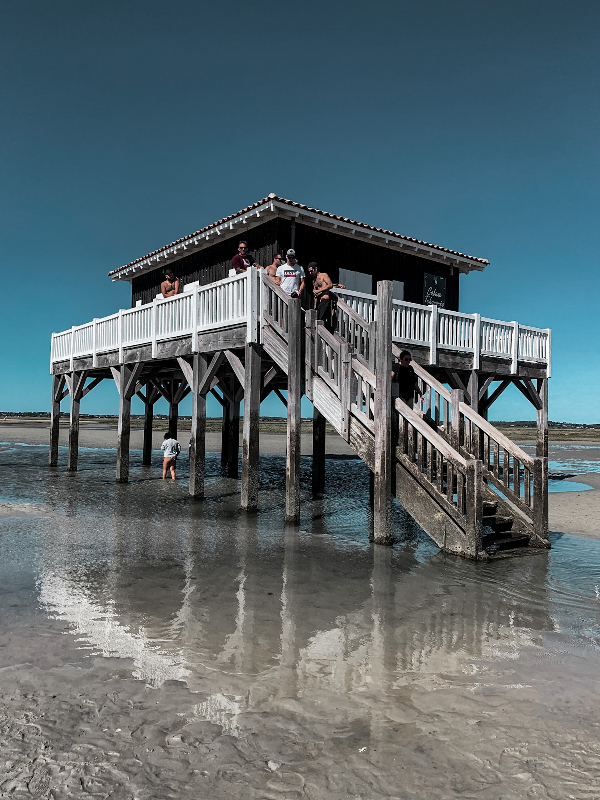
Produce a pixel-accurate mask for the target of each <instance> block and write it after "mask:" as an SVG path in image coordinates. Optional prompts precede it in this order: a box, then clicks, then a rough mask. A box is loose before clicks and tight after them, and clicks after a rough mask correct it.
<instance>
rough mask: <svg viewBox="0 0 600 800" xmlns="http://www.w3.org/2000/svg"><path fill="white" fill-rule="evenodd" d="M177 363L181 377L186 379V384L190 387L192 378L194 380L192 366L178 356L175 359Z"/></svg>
mask: <svg viewBox="0 0 600 800" xmlns="http://www.w3.org/2000/svg"><path fill="white" fill-rule="evenodd" d="M177 363H178V364H179V367H180V369H181V371H182V372H183V377H184V378H185V379H186V381H187V382H188V384H189V385H190V386H191V385H192V382H193V378H194V375H193V373H194V369H193V367H192V365H191V364H190V362H189V361H187V360H186V359H185V358H183V357H182V356H178V357H177Z"/></svg>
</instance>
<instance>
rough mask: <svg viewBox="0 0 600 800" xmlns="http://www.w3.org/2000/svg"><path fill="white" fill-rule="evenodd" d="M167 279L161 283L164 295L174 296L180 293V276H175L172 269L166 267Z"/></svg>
mask: <svg viewBox="0 0 600 800" xmlns="http://www.w3.org/2000/svg"><path fill="white" fill-rule="evenodd" d="M164 275H165V279H164V281H163V282H162V283H161V285H160V290H161V292H162V296H163V297H173V295H176V294H179V278H177V277H175V273H174V272H173V270H172V269H166V270H165V272H164Z"/></svg>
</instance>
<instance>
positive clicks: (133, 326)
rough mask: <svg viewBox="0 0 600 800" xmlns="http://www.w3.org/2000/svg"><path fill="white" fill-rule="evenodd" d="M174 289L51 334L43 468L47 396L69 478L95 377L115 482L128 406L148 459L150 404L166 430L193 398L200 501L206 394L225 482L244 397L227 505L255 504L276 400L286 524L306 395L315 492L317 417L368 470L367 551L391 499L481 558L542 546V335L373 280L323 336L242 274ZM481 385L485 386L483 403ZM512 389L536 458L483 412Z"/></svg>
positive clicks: (463, 551) (294, 505) (433, 532)
mask: <svg viewBox="0 0 600 800" xmlns="http://www.w3.org/2000/svg"><path fill="white" fill-rule="evenodd" d="M188 288H189V291H185V292H184V293H183V294H181V295H178V296H176V297H174V298H169V299H168V300H155V301H154V302H153V303H149V304H147V305H146V306H138V307H136V308H133V309H130V310H127V311H120V312H119V313H118V314H115V315H112V316H111V317H108V318H106V319H104V320H94V321H93V322H92V323H88V324H87V325H83V326H80V327H78V328H73V329H71V330H70V331H66V332H64V333H61V334H54V335H53V339H52V356H51V370H52V374H53V393H52V423H51V442H50V465H51V466H55V465H56V464H57V458H58V417H59V411H60V402H61V400H62V399H63V398H64V397H66V395H67V394H70V396H71V419H70V427H69V454H68V469H69V470H75V469H77V450H78V429H79V404H80V401H81V399H82V398H83V397H84V396H85V395H86V394H87V393H88V392H89V391H91V390H92V389H93V388H94V387H95V386H96V385H97V384H98V383H99V382H100V381H101V380H103V379H105V378H114V380H115V381H116V383H117V387H118V389H119V398H120V400H119V428H118V453H117V480H118V481H120V482H126V481H127V480H128V475H129V428H130V408H131V399H132V397H133V396H134V395H138V396H139V397H141V399H142V400H143V401H144V403H145V405H146V424H145V434H146V435H145V445H144V463H145V464H148V463H149V462H150V449H151V432H152V409H153V405H154V402H155V401H156V399H158V397H160V396H162V397H165V398H166V399H167V401H168V402H169V407H170V427H171V430H173V431H174V432H176V429H177V415H178V412H177V409H178V404H179V403H180V402H181V400H182V399H183V398H184V397H185V396H186V395H187V394H188V393H189V392H192V398H193V402H192V435H191V450H190V494H191V495H192V496H193V497H195V498H198V499H202V498H203V496H204V454H205V423H206V397H207V394H208V393H209V392H211V393H212V394H213V395H214V396H215V397H217V398H218V399H219V402H220V403H221V404H222V405H223V447H222V461H223V464H224V466H225V467H226V469H227V472H228V474H229V475H230V476H231V477H238V475H237V469H238V467H237V463H238V448H239V443H238V442H239V437H238V427H239V416H240V401H241V400H242V399H244V421H243V453H242V480H241V505H242V508H244V509H246V510H254V509H256V508H257V507H258V454H259V425H258V421H259V410H260V403H261V401H262V400H263V399H264V398H265V397H266V396H267V395H268V394H269V393H270V392H271V391H275V392H276V393H277V394H278V396H279V397H280V399H281V400H282V401H283V402H284V403H285V404H286V406H287V457H286V518H287V519H288V520H291V521H294V520H298V518H299V514H300V486H299V476H300V401H301V398H302V395H303V394H306V396H307V397H308V398H309V399H310V400H311V401H312V403H313V405H314V409H315V411H314V425H313V476H312V484H313V491H314V492H315V493H321V492H322V491H323V490H324V476H325V424H326V422H329V423H330V424H331V425H332V426H333V427H334V428H335V430H336V431H337V432H338V433H339V434H340V436H342V437H343V438H344V439H345V441H347V442H348V443H349V444H350V446H351V447H352V448H353V449H354V451H355V452H356V454H357V455H358V456H359V457H360V458H361V459H362V460H363V461H364V462H365V463H366V464H367V466H368V467H369V469H370V470H371V473H372V504H373V539H374V541H375V542H376V543H379V544H391V542H392V530H391V521H390V520H391V516H390V503H391V497H392V495H395V496H396V497H397V499H398V501H399V502H400V503H401V504H402V506H404V508H405V509H406V510H407V511H408V512H409V513H410V514H411V515H412V516H413V517H414V519H415V520H416V521H417V522H418V524H419V525H420V526H421V527H422V528H423V530H425V532H426V533H427V534H428V535H429V536H430V537H431V538H432V539H433V540H434V541H435V542H436V544H437V545H438V546H439V547H440V548H442V549H443V550H446V551H448V552H452V553H458V554H460V555H463V556H467V557H469V558H474V559H480V558H487V557H489V555H490V554H493V553H495V552H496V551H498V550H512V549H514V548H517V547H521V546H531V547H549V542H548V480H547V471H548V467H547V463H548V462H547V442H548V439H547V396H548V392H547V385H548V384H547V381H548V378H549V375H550V332H549V331H543V330H539V329H534V328H528V327H524V326H520V325H519V324H518V323H503V322H498V321H496V320H485V319H482V318H480V317H479V315H464V314H459V313H457V312H448V311H445V310H441V309H437V307H435V306H417V305H415V304H410V303H403V302H399V301H393V300H392V286H391V282H389V281H381V282H380V283H379V284H378V294H377V297H374V296H369V295H360V294H358V293H353V292H340V298H341V299H340V302H339V305H338V314H337V321H336V329H335V331H334V332H329V331H328V330H326V329H325V327H324V326H323V324H322V323H321V322H318V321H317V320H316V318H315V314H314V312H307V313H306V314H303V312H302V310H301V308H300V303H299V301H298V300H293V299H290V298H289V297H288V296H287V295H286V294H285V293H284V292H283V291H281V289H279V287H277V286H275V285H274V284H273V283H272V282H271V281H270V280H268V279H267V278H266V277H265V276H264V275H262V274H260V273H257V271H256V270H255V269H252V270H249V271H248V272H247V273H246V274H244V275H241V276H237V277H235V278H230V279H227V280H225V281H220V282H218V283H216V284H212V285H210V286H203V287H199V286H197V285H194V286H191V287H186V289H188ZM403 346H409V347H410V348H411V350H412V352H413V356H414V359H415V360H414V361H413V365H414V367H415V370H416V372H417V375H418V377H419V380H420V383H421V388H422V393H423V400H422V401H421V402H420V405H419V407H418V408H416V409H414V410H413V409H411V408H409V407H408V406H407V405H406V404H405V403H403V402H402V401H401V400H399V399H398V398H394V397H393V386H392V384H391V366H392V360H393V359H395V358H397V357H398V355H399V351H400V349H401V348H402V347H403ZM417 362H419V363H417ZM425 366H426V367H427V368H425ZM534 380H535V381H536V383H537V385H534V383H533V381H534ZM88 381H89V382H88ZM442 381H444V383H448V384H449V385H450V386H451V387H452V389H450V390H449V389H447V388H446V386H445V385H444V383H442ZM493 381H499V386H498V387H497V388H496V389H495V390H494V391H493V392H492V393H491V394H489V392H488V390H489V389H490V387H491V384H492V382H493ZM511 383H512V384H514V385H515V386H517V388H519V390H520V391H521V392H522V393H523V394H524V395H525V396H526V397H527V398H528V399H529V400H530V401H531V403H532V404H533V405H534V406H535V408H536V410H537V415H538V445H537V455H536V457H535V458H531V457H530V456H528V455H527V454H526V453H525V452H524V451H522V450H521V449H520V448H519V447H517V446H516V445H515V444H514V443H513V442H511V441H510V440H509V439H507V438H506V437H504V436H503V435H502V434H501V433H500V432H499V431H498V430H496V429H495V428H494V427H493V426H492V425H491V424H490V423H489V422H488V421H487V419H485V416H486V413H487V409H489V407H490V406H491V404H492V403H493V402H494V401H495V400H496V399H497V397H499V396H500V394H501V393H502V392H503V391H504V390H505V389H506V388H507V386H509V385H510V384H511ZM282 389H285V390H287V399H286V398H285V397H284V396H283V395H282V393H281V390H282ZM217 390H218V391H217Z"/></svg>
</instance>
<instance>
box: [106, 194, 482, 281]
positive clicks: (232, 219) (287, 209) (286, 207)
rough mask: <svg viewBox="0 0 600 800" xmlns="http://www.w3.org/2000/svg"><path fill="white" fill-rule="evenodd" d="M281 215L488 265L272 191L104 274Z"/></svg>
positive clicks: (119, 274)
mask: <svg viewBox="0 0 600 800" xmlns="http://www.w3.org/2000/svg"><path fill="white" fill-rule="evenodd" d="M281 215H282V216H292V217H296V218H298V217H301V218H302V222H308V224H311V223H312V224H319V223H320V222H321V221H322V222H323V223H325V225H328V224H329V226H333V227H334V228H335V229H336V230H337V232H338V233H340V234H345V235H357V236H358V237H360V238H364V236H365V235H366V236H367V237H368V239H369V240H371V241H372V243H373V244H379V245H383V246H387V247H390V246H391V247H398V248H399V249H401V250H405V251H409V252H412V253H413V254H416V255H420V256H424V257H427V258H434V259H435V260H438V261H444V262H446V263H450V264H454V265H455V266H458V268H459V269H460V270H461V271H464V272H469V271H471V270H472V269H475V270H483V269H484V268H485V267H486V266H487V265H488V264H489V261H488V260H487V259H485V258H477V257H475V256H469V255H466V254H465V253H460V252H458V251H456V250H449V249H448V248H447V247H440V246H439V245H435V244H429V243H428V242H424V241H422V240H421V239H413V238H412V237H410V236H404V235H403V234H401V233H394V231H389V230H386V229H385V228H376V227H374V226H373V225H367V224H365V223H364V222H357V221H355V220H352V219H348V218H347V217H340V216H338V215H336V214H330V213H329V212H328V211H321V210H320V209H318V208H311V207H310V206H306V205H303V204H302V203H296V202H294V201H293V200H286V199H284V198H283V197H278V196H277V195H276V194H270V195H268V196H267V197H265V198H263V199H262V200H259V201H258V202H256V203H252V205H250V206H247V207H246V208H243V209H242V210H241V211H238V212H237V213H236V214H232V215H231V216H229V217H224V218H223V219H220V220H218V221H217V222H213V223H212V224H211V225H207V226H206V227H204V228H201V229H200V230H198V231H195V232H194V233H190V234H188V235H187V236H183V237H182V238H181V239H177V240H176V241H174V242H171V244H168V245H165V246H164V247H161V248H159V249H158V250H154V251H152V252H151V253H148V254H147V255H145V256H142V257H141V258H137V259H135V261H130V262H129V264H125V265H124V266H122V267H119V268H118V269H114V270H112V271H111V272H109V273H108V274H109V276H110V277H111V278H112V279H113V280H123V279H124V280H131V279H132V277H133V276H134V275H135V274H138V275H139V274H141V273H143V272H147V271H149V270H151V269H156V267H157V266H158V265H161V266H164V265H165V264H166V263H169V262H170V261H174V260H176V259H179V258H182V256H183V253H179V251H180V250H184V251H187V250H189V251H190V252H194V251H195V250H198V249H201V248H202V247H206V245H207V243H208V242H209V241H210V240H212V237H213V236H219V237H221V236H222V238H223V239H227V238H229V236H235V235H238V234H239V233H241V231H242V230H244V227H245V226H248V225H250V226H252V227H254V226H255V225H257V224H261V222H264V221H265V218H270V217H272V216H281Z"/></svg>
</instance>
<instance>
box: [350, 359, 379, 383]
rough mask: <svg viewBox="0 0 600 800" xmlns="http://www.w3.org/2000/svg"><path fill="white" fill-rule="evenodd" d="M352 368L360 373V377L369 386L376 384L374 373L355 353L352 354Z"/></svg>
mask: <svg viewBox="0 0 600 800" xmlns="http://www.w3.org/2000/svg"><path fill="white" fill-rule="evenodd" d="M352 369H353V370H354V372H356V373H357V374H358V375H360V377H361V378H363V380H365V381H366V382H367V383H368V384H369V385H370V386H373V388H375V387H376V386H377V379H376V378H375V375H374V374H373V373H372V372H371V370H370V369H369V368H368V367H365V365H364V364H363V362H362V360H361V359H360V358H357V356H356V355H355V354H353V356H352Z"/></svg>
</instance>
